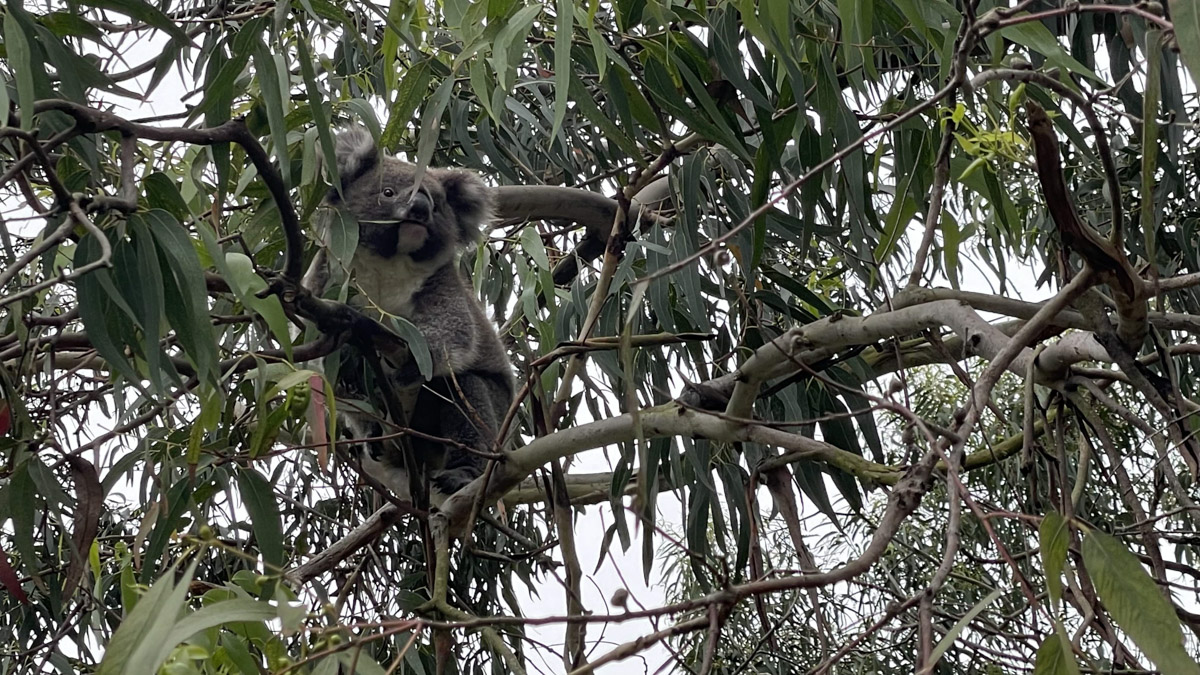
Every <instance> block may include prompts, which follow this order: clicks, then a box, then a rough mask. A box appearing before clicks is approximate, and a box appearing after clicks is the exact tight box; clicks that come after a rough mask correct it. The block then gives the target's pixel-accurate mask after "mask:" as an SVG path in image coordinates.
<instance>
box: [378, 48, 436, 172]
mask: <svg viewBox="0 0 1200 675" xmlns="http://www.w3.org/2000/svg"><path fill="white" fill-rule="evenodd" d="M431 77H432V71H431V69H430V66H429V61H428V60H427V59H426V60H422V61H418V62H416V63H414V64H413V65H412V66H411V67H410V68H409V69H408V72H406V73H405V74H404V77H403V78H402V79H401V80H400V85H399V86H398V87H397V88H396V102H395V103H393V104H392V109H391V111H390V113H389V114H388V123H387V126H386V127H384V129H383V135H382V136H380V138H379V145H380V147H382V148H384V149H389V150H390V149H394V148H395V147H396V146H397V145H398V144H399V142H400V135H401V134H402V133H403V132H404V128H405V127H406V126H407V125H408V123H409V122H410V121H411V120H412V116H413V113H415V112H416V111H417V107H418V106H420V105H421V101H423V100H425V93H426V92H427V91H429V80H430V79H431Z"/></svg>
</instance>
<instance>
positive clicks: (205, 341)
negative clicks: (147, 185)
mask: <svg viewBox="0 0 1200 675" xmlns="http://www.w3.org/2000/svg"><path fill="white" fill-rule="evenodd" d="M135 220H136V221H138V222H144V227H145V228H146V229H149V231H150V232H151V233H152V234H153V236H154V241H155V242H156V243H157V244H158V253H159V255H160V257H161V262H162V267H163V269H164V270H165V271H166V274H164V275H163V282H164V286H163V288H164V291H165V293H166V300H167V304H166V308H165V309H166V315H167V321H168V322H169V323H170V324H171V328H173V329H175V334H176V336H178V338H179V343H180V345H182V346H183V351H184V353H185V354H186V355H187V356H188V357H190V358H191V360H192V362H193V363H195V365H196V370H197V372H198V373H199V374H200V376H201V377H202V378H205V379H207V380H208V381H209V382H210V383H212V384H214V385H215V384H216V380H217V376H218V373H217V343H216V337H215V336H214V333H213V327H212V323H211V322H210V321H209V317H208V292H207V286H206V285H205V282H204V270H203V269H202V268H201V267H200V256H199V255H197V254H196V247H195V246H194V245H193V244H192V240H191V239H190V238H188V236H187V232H186V231H185V230H184V228H183V224H182V223H180V222H179V221H178V220H176V219H175V218H173V217H172V216H170V215H169V214H167V212H166V211H160V210H153V211H149V212H147V213H144V214H134V215H132V216H130V222H131V223H132V222H134V221H135Z"/></svg>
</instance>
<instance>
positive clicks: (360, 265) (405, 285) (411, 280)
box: [351, 248, 440, 318]
mask: <svg viewBox="0 0 1200 675" xmlns="http://www.w3.org/2000/svg"><path fill="white" fill-rule="evenodd" d="M439 266H440V262H438V261H427V262H414V261H413V259H412V258H410V257H409V256H406V255H398V256H394V257H391V258H383V257H380V256H378V255H375V254H374V253H371V252H370V251H366V250H364V249H361V248H360V249H358V251H356V252H355V254H354V262H353V264H352V265H351V268H352V269H353V271H354V283H355V285H356V286H358V288H359V290H361V291H362V292H363V293H364V294H365V295H366V296H367V298H369V299H370V304H371V305H373V306H374V307H377V308H379V309H380V310H382V311H383V312H384V313H385V314H391V315H395V316H402V317H405V318H408V317H410V316H412V311H413V304H412V301H413V297H414V296H416V294H417V291H419V290H421V287H422V286H424V285H425V281H426V280H427V279H429V277H430V275H432V274H433V273H434V272H436V271H437V269H438V267H439Z"/></svg>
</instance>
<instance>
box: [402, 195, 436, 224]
mask: <svg viewBox="0 0 1200 675" xmlns="http://www.w3.org/2000/svg"><path fill="white" fill-rule="evenodd" d="M432 215H433V199H431V198H430V196H429V193H428V192H427V191H425V189H423V188H422V189H418V190H417V191H416V192H415V193H413V196H412V198H411V200H410V201H409V203H408V210H407V211H406V212H405V215H404V219H405V220H411V221H413V222H417V223H428V222H429V219H430V217H431V216H432Z"/></svg>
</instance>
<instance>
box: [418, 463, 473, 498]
mask: <svg viewBox="0 0 1200 675" xmlns="http://www.w3.org/2000/svg"><path fill="white" fill-rule="evenodd" d="M479 476H480V474H479V472H477V471H472V470H470V469H467V468H458V469H448V470H444V471H438V472H437V473H435V474H433V475H432V476H430V477H429V482H430V483H432V484H433V487H434V489H435V490H437V491H438V492H440V493H442V494H443V495H445V496H447V497H449V496H450V495H452V494H454V493H455V492H458V491H459V490H461V489H463V488H465V487H466V486H468V485H470V484H471V481H473V480H475V479H476V478H479Z"/></svg>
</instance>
